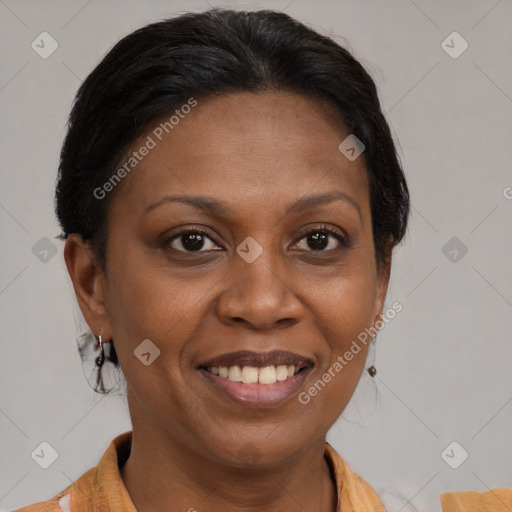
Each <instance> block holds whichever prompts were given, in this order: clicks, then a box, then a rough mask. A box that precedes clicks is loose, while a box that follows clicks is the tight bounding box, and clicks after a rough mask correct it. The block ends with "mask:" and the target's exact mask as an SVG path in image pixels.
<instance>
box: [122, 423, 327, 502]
mask: <svg viewBox="0 0 512 512" xmlns="http://www.w3.org/2000/svg"><path fill="white" fill-rule="evenodd" d="M324 448H325V439H324V440H322V441H319V442H318V443H316V444H314V445H311V446H308V449H307V450H306V451H304V450H301V451H300V455H297V456H295V457H290V459H289V460H287V461H286V462H283V463H282V464H278V465H276V464H273V465H272V466H271V467H268V466H266V467H261V466H258V464H257V462H256V463H255V464H253V465H251V466H248V467H246V468H240V467H233V466H228V465H225V464H221V463H219V461H216V460H212V459H211V458H207V457H205V456H203V455H201V454H199V453H197V452H192V451H190V449H189V448H188V447H187V446H184V445H183V444H181V443H179V442H178V441H177V440H175V439H169V438H168V436H159V435H155V433H154V431H153V432H152V433H151V435H149V432H147V433H145V432H144V431H140V430H136V428H135V425H134V429H133V438H132V447H131V453H130V456H129V458H128V460H127V461H126V463H125V465H124V466H123V468H122V470H121V475H122V478H123V481H124V484H125V486H126V489H127V491H128V494H129V495H130V497H131V499H132V501H133V503H134V505H135V508H136V509H137V512H149V511H151V512H164V511H165V512H167V511H168V510H184V511H185V510H186V511H190V512H193V511H194V510H197V511H200V512H213V511H217V510H230V512H242V511H244V512H248V511H252V510H265V511H266V512H277V511H279V512H287V511H290V512H291V511H294V512H295V511H296V510H297V509H299V510H317V511H319V512H336V506H337V492H336V489H335V486H334V483H333V479H332V476H331V471H330V468H329V465H328V463H327V461H326V460H325V458H324Z"/></svg>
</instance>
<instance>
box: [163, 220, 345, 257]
mask: <svg viewBox="0 0 512 512" xmlns="http://www.w3.org/2000/svg"><path fill="white" fill-rule="evenodd" d="M313 233H328V234H329V235H331V236H332V237H333V238H335V239H336V240H337V241H338V242H339V243H340V245H341V247H342V248H348V246H349V244H348V239H347V237H346V236H344V235H342V234H340V233H339V232H338V231H336V230H335V229H334V228H332V227H330V226H327V225H323V224H322V225H320V226H315V227H314V228H313V229H310V230H308V231H306V232H305V233H303V234H302V235H301V237H300V238H299V239H298V240H297V241H296V242H295V243H294V244H293V245H296V244H298V243H299V242H300V241H301V240H303V239H304V238H306V237H307V236H308V235H311V234H313ZM184 235H203V236H205V237H207V238H209V239H210V240H211V241H212V242H214V243H215V244H216V245H220V244H219V243H218V242H217V241H216V240H215V239H214V238H213V237H212V236H211V234H210V232H208V231H206V230H203V229H200V228H194V229H186V230H183V231H181V232H179V233H176V234H174V235H173V236H172V237H171V238H168V239H167V240H165V241H164V243H163V247H164V248H169V245H170V244H171V243H172V242H174V240H176V239H178V238H180V237H181V236H184ZM332 250H336V249H329V250H319V251H312V250H310V251H306V252H313V253H315V252H316V253H322V252H324V253H325V252H330V251H332ZM177 252H184V253H186V254H194V253H196V254H201V252H202V251H184V250H183V251H181V250H177Z"/></svg>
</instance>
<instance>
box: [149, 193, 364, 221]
mask: <svg viewBox="0 0 512 512" xmlns="http://www.w3.org/2000/svg"><path fill="white" fill-rule="evenodd" d="M333 201H344V202H345V203H348V204H350V205H351V206H352V207H353V208H354V209H355V210H356V211H357V213H358V215H359V218H360V219H361V220H362V214H361V208H360V207H359V204H358V203H357V202H356V201H355V200H354V199H353V198H352V197H351V196H349V195H348V194H346V193H345V192H342V191H341V190H335V191H333V192H327V193H324V194H313V195H310V196H307V197H302V198H300V199H299V200H298V201H297V202H295V203H294V204H293V205H291V206H290V207H289V208H288V210H287V212H286V214H287V215H288V214H290V213H297V212H300V211H304V210H311V209H313V208H314V207H316V206H322V205H325V204H329V203H332V202H333ZM166 203H184V204H189V205H191V206H193V207H195V208H198V209H200V210H203V211H206V212H209V213H213V214H215V215H217V216H223V215H224V216H227V215H228V214H229V213H231V210H230V209H229V208H228V207H227V206H226V205H224V204H222V203H220V202H219V201H217V200H215V199H211V198H209V197H204V196H164V197H162V198H160V199H159V200H158V201H156V202H154V203H152V204H150V205H149V206H147V207H146V209H145V211H144V213H148V212H150V211H151V210H154V209H155V208H157V207H158V206H161V205H162V204H166Z"/></svg>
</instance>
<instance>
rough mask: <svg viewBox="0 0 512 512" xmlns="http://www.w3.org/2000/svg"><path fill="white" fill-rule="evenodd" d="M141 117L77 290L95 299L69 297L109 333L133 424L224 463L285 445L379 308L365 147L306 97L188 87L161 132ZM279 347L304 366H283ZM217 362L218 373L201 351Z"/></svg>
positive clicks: (321, 419)
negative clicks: (97, 250)
mask: <svg viewBox="0 0 512 512" xmlns="http://www.w3.org/2000/svg"><path fill="white" fill-rule="evenodd" d="M186 110H188V109H186ZM169 117H170V116H166V118H165V119H163V121H165V120H168V119H169ZM174 121H175V120H174ZM157 127H158V123H156V124H155V125H154V127H152V129H151V130H149V131H148V132H147V133H146V134H145V135H144V136H143V137H141V139H140V140H139V141H137V143H136V144H134V146H133V148H132V150H134V151H138V150H139V148H140V147H141V146H143V145H144V144H146V145H148V146H152V145H153V144H152V143H150V142H149V143H148V141H149V139H148V136H149V137H151V139H152V140H153V142H155V147H153V148H152V149H150V150H149V151H148V153H147V155H146V156H144V157H141V159H140V162H138V163H137V165H136V166H135V167H134V168H133V169H132V170H131V171H130V173H129V175H128V176H127V177H126V178H125V179H124V181H123V182H122V183H121V184H120V185H118V187H119V190H117V191H116V195H115V197H113V200H112V203H111V205H110V207H109V214H108V231H109V235H108V244H107V270H106V274H104V275H103V274H101V275H99V276H98V277H97V278H96V279H97V281H96V282H95V283H96V284H100V285H101V286H99V287H95V288H94V289H95V290H96V292H95V296H94V298H93V299H91V300H95V301H97V302H96V303H95V304H96V306H98V304H100V302H101V303H103V302H104V305H105V314H104V315H103V316H102V315H101V314H100V313H98V311H99V310H100V309H101V308H100V307H91V308H88V307H84V304H83V303H82V302H81V306H82V311H83V312H84V316H85V317H86V320H87V322H88V324H89V325H90V327H91V328H92V329H93V330H95V332H98V327H100V326H101V333H102V335H103V338H104V339H106V340H109V339H110V338H113V339H114V341H115V346H116V349H117V352H118V356H119V360H120V364H121V367H122V369H123V372H124V374H125V377H126V380H127V385H128V400H129V407H130V413H131V416H132V421H133V425H134V429H136V428H137V426H138V425H140V426H139V428H140V429H142V428H144V429H147V430H146V431H147V432H150V431H151V432H153V433H154V435H155V436H165V438H166V439H172V440H174V441H176V442H178V443H179V444H180V445H181V446H186V447H187V448H189V449H191V450H192V451H194V452H196V453H200V454H201V455H203V456H206V457H209V458H211V459H212V460H213V459H215V460H217V461H224V462H226V463H229V464H243V463H244V462H243V461H244V460H246V459H250V458H251V456H252V455H254V453H256V454H257V457H256V458H258V459H259V460H260V462H261V463H264V462H267V463H269V464H270V463H272V462H277V461H279V460H284V459H285V458H287V457H289V455H290V453H299V452H300V450H301V449H303V447H305V446H308V444H309V443H314V442H319V441H320V440H322V439H323V438H324V436H325V435H326V433H327V431H328V430H329V428H330V427H331V426H332V425H333V423H334V422H335V421H336V419H337V418H338V417H339V415H340V414H341V413H342V411H343V409H344V408H345V406H346V405H347V403H348V401H349V400H350V397H351V396H352V394H353V391H354V389H355V387H356V384H357V382H358V380H359V378H360V375H361V372H362V370H363V367H364V363H365V358H366V354H367V345H364V344H361V343H359V346H360V351H359V352H358V353H356V354H353V358H352V359H351V360H350V361H347V359H346V357H344V354H345V353H346V352H347V351H348V350H349V349H350V347H351V346H353V345H352V343H353V341H354V340H356V341H357V337H358V335H359V334H360V333H362V332H363V331H364V330H365V328H369V327H371V326H372V325H373V324H374V322H375V321H376V320H377V319H378V315H379V314H380V313H381V311H382V305H383V300H384V297H385V293H386V287H387V280H388V272H387V270H388V269H387V268H386V269H384V271H383V272H381V273H378V272H377V269H376V262H375V254H374V245H373V239H372V224H371V215H370V202H369V187H368V179H367V174H366V170H365V162H364V159H363V157H359V158H357V159H355V160H353V161H350V160H349V159H347V158H346V157H345V156H344V155H343V154H342V153H341V152H340V151H339V149H338V145H339V144H340V143H341V142H342V141H343V140H344V139H345V138H346V137H347V136H348V135H349V133H348V132H347V131H346V130H345V129H344V128H343V127H342V125H341V124H340V123H339V122H338V121H337V120H336V118H335V117H334V116H333V115H332V114H331V113H330V112H329V110H328V109H327V108H326V107H325V106H324V105H323V104H322V103H320V102H318V101H317V100H312V99H308V98H305V97H302V96H298V95H295V94H292V93H283V92H281V93H274V92H273V93H270V92H267V93H260V94H251V93H240V94H229V95H223V96H220V97H217V98H213V99H208V100H200V99H198V100H197V105H196V106H195V107H194V108H191V109H190V112H189V113H188V114H186V115H184V114H183V113H182V115H181V116H180V119H179V122H178V123H176V124H174V125H173V128H172V130H169V133H166V132H165V131H163V134H160V138H161V140H159V138H158V137H157V136H156V135H155V134H156V133H160V132H161V131H162V130H161V129H160V130H158V128H157ZM154 129H156V131H155V132H153V130H154ZM139 156H140V153H139ZM178 196H179V197H180V198H181V199H177V197H178ZM172 198H174V200H173V199H172ZM192 198H194V199H193V201H192ZM326 229H330V230H332V231H333V232H332V233H329V232H327V231H325V230H326ZM196 230H200V231H201V234H200V235H199V236H198V235H197V233H196V236H194V231H196ZM90 305H91V304H89V306H90ZM144 340H151V341H150V342H148V341H145V342H144V344H143V345H141V343H142V342H143V341H144ZM139 346H140V347H139ZM138 347H139V348H138ZM158 351H159V352H158ZM240 351H244V352H246V351H248V352H249V354H244V357H241V355H240V354H238V356H237V354H235V355H233V356H232V354H233V353H235V352H240ZM272 351H286V352H289V353H291V355H290V354H289V356H290V359H286V358H282V359H279V358H274V359H273V358H272V357H270V358H269V359H265V358H264V357H261V354H265V353H269V352H272ZM353 352H355V350H353ZM142 354H145V355H142ZM230 354H231V355H230ZM258 355H259V356H260V359H258ZM221 357H223V359H220V358H221ZM338 357H340V358H344V359H343V360H344V361H345V364H344V365H343V368H342V369H341V370H340V369H339V366H336V368H337V370H335V369H334V368H335V363H336V361H338V362H339V361H340V359H338ZM215 360H219V361H215ZM212 362H213V364H210V363H212ZM272 362H273V363H274V365H272V364H271V363H272ZM294 362H295V363H296V366H297V368H294V369H293V372H295V371H297V370H298V368H299V367H303V366H304V365H305V364H307V365H308V366H307V367H306V368H305V369H303V370H302V371H301V372H299V373H297V375H296V376H294V377H291V378H288V366H292V365H293V363H294ZM251 363H252V364H251ZM237 364H238V365H239V366H240V367H243V366H249V367H250V366H253V367H254V368H256V369H248V370H245V371H244V373H243V376H244V379H245V380H246V381H250V380H251V379H252V380H254V379H255V375H256V376H257V377H256V378H262V380H263V381H265V379H268V381H267V382H272V381H273V380H275V379H277V378H280V379H284V378H285V377H286V378H285V380H277V381H276V382H275V383H274V384H263V383H259V382H255V383H252V384H247V383H246V384H244V383H243V382H242V383H240V382H233V381H232V380H230V378H229V377H231V378H234V379H236V378H237V377H236V375H237V370H236V368H232V369H231V370H229V367H234V366H236V365H237ZM223 365H224V366H225V367H227V368H228V370H227V371H228V378H226V377H225V376H221V375H214V374H213V373H211V371H213V372H214V373H215V372H216V370H215V369H214V370H210V371H208V370H207V369H205V368H204V366H216V367H219V366H223ZM262 366H270V368H267V369H265V370H264V371H261V370H260V369H259V368H260V367H262ZM279 366H281V368H280V369H279V368H278V367H279ZM282 366H287V368H286V369H283V368H282ZM276 367H277V370H274V369H273V368H276ZM329 371H330V375H331V378H330V379H328V382H327V383H325V380H327V379H325V380H324V386H320V385H318V384H317V390H316V393H315V392H314V391H313V392H311V393H309V392H308V390H309V389H310V388H311V387H312V386H313V385H314V383H315V382H317V381H318V380H319V379H320V380H322V375H323V374H325V373H326V372H327V373H329ZM219 372H221V373H222V374H223V375H225V373H223V372H224V370H219ZM255 372H257V373H256V374H255ZM276 372H277V373H276ZM290 375H291V373H290ZM258 376H259V377H258ZM143 425H144V426H143ZM246 455H248V457H245V458H244V456H246ZM253 458H254V457H253Z"/></svg>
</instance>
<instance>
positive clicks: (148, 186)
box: [112, 92, 368, 216]
mask: <svg viewBox="0 0 512 512" xmlns="http://www.w3.org/2000/svg"><path fill="white" fill-rule="evenodd" d="M196 101H197V104H196V105H195V106H194V107H193V108H190V109H188V108H187V109H183V110H180V109H178V112H177V113H176V115H174V116H173V113H171V114H169V115H166V116H164V117H163V118H162V119H160V120H158V121H157V122H155V123H153V124H152V125H151V126H150V127H149V128H148V130H147V131H146V133H145V134H144V135H143V136H142V137H141V138H139V140H138V141H136V143H135V144H133V146H132V147H131V149H130V152H129V154H128V155H127V157H129V156H130V155H131V154H132V152H133V151H138V150H139V149H140V148H141V147H143V146H147V147H150V146H151V149H149V151H147V152H146V151H144V152H145V153H146V154H145V156H144V157H141V158H140V161H138V162H137V164H136V166H134V168H133V169H132V170H131V171H130V173H129V175H127V177H126V178H125V179H124V182H123V183H121V187H120V190H118V194H116V196H115V197H114V200H113V203H112V204H113V208H116V209H126V208H129V210H130V215H135V216H137V215H141V214H142V211H143V210H144V209H145V207H147V205H149V204H151V203H154V202H155V201H158V199H159V198H160V197H161V196H163V195H165V194H176V193H180V194H188V195H207V196H209V197H212V196H213V197H217V198H218V199H219V200H220V201H222V202H225V203H230V204H233V205H234V204H235V203H236V204H238V205H243V206H246V207H248V206H249V205H250V204H253V203H254V205H255V206H257V204H258V203H261V202H262V201H264V202H265V203H266V204H269V203H272V204H276V203H283V204H288V203H290V202H291V201H292V200H293V199H297V198H300V197H301V196H303V195H306V194H308V193H320V192H325V191H329V190H332V189H337V190H340V189H341V190H342V191H343V192H345V193H347V194H348V195H351V196H352V197H354V196H355V198H356V200H358V201H360V202H363V203H364V202H365V201H366V202H367V201H368V181H367V173H366V167H365V162H364V158H363V157H360V158H357V159H356V160H354V161H350V160H348V159H347V158H346V157H345V156H344V155H343V154H342V153H341V152H340V151H339V150H338V146H339V144H340V143H341V142H342V141H343V140H344V139H345V138H346V137H347V136H348V135H349V132H348V131H347V130H346V128H345V127H344V125H343V123H342V122H341V120H340V116H339V115H337V113H335V112H333V110H332V109H331V108H330V107H329V106H328V105H326V104H325V103H322V102H320V101H319V100H316V99H311V98H307V97H304V96H302V95H297V94H294V93H286V92H265V93H258V94H254V93H236V94H225V95H221V96H217V97H214V98H209V99H204V100H201V99H200V98H198V99H197V100H196ZM177 114H179V115H177ZM171 116H173V118H172V119H171ZM166 123H167V124H166ZM163 127H164V128H163ZM165 127H167V129H165ZM139 157H140V155H139ZM122 163H123V162H121V164H122Z"/></svg>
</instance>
